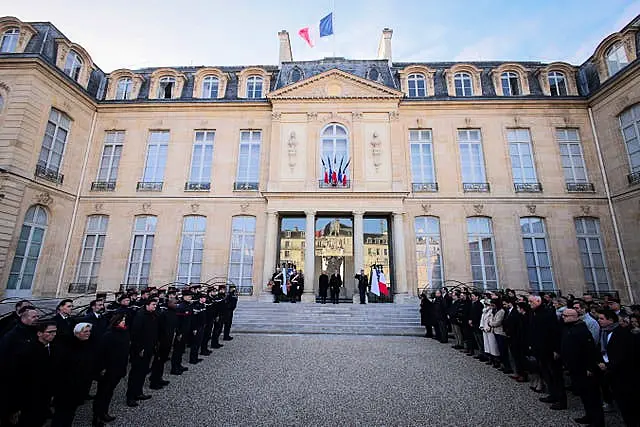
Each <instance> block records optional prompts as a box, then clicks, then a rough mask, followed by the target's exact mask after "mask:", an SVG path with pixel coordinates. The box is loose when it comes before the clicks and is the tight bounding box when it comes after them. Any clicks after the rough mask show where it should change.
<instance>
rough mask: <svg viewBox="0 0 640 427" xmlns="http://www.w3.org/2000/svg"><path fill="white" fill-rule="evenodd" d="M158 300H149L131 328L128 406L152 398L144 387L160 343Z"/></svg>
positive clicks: (137, 314) (139, 311) (136, 404)
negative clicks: (144, 390)
mask: <svg viewBox="0 0 640 427" xmlns="http://www.w3.org/2000/svg"><path fill="white" fill-rule="evenodd" d="M157 305H158V300H156V299H150V300H147V304H146V305H145V306H144V307H142V308H140V309H139V310H138V312H137V313H136V315H135V317H134V319H133V325H132V327H131V370H130V371H129V378H128V382H127V406H130V407H134V406H138V402H137V401H138V400H147V399H150V398H151V396H150V395H148V394H144V393H143V390H142V387H143V386H144V379H145V377H146V376H147V374H148V373H149V364H150V363H151V359H152V357H153V353H154V349H155V347H156V344H157V343H158V317H157V315H156V307H157Z"/></svg>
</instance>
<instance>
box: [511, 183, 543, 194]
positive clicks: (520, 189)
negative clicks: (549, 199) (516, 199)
mask: <svg viewBox="0 0 640 427" xmlns="http://www.w3.org/2000/svg"><path fill="white" fill-rule="evenodd" d="M513 188H514V189H515V190H516V193H540V192H541V191H542V184H540V183H539V182H515V183H513Z"/></svg>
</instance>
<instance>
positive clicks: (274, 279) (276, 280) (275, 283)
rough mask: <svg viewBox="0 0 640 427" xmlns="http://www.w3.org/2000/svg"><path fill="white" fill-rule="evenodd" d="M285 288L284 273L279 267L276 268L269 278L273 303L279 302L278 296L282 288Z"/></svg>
mask: <svg viewBox="0 0 640 427" xmlns="http://www.w3.org/2000/svg"><path fill="white" fill-rule="evenodd" d="M283 286H287V282H286V280H285V279H284V273H283V272H282V270H281V269H280V267H278V268H276V272H275V273H273V276H271V293H272V294H273V302H276V303H279V302H280V295H282V287H283Z"/></svg>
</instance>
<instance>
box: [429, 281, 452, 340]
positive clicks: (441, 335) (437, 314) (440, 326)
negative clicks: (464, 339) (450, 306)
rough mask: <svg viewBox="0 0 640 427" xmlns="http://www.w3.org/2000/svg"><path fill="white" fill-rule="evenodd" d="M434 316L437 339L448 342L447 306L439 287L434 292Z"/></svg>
mask: <svg viewBox="0 0 640 427" xmlns="http://www.w3.org/2000/svg"><path fill="white" fill-rule="evenodd" d="M433 317H434V319H435V320H436V339H438V340H439V341H440V342H441V343H443V344H446V343H447V342H448V340H449V334H448V331H447V306H446V301H445V300H444V298H443V296H442V291H440V290H439V289H438V290H437V291H435V292H434V298H433Z"/></svg>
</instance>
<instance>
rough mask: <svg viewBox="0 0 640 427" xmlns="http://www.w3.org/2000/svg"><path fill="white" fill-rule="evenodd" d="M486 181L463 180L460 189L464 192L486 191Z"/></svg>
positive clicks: (487, 184)
mask: <svg viewBox="0 0 640 427" xmlns="http://www.w3.org/2000/svg"><path fill="white" fill-rule="evenodd" d="M490 189H491V188H490V186H489V183H488V182H463V183H462V191H464V192H465V193H488V192H489V190H490Z"/></svg>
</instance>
